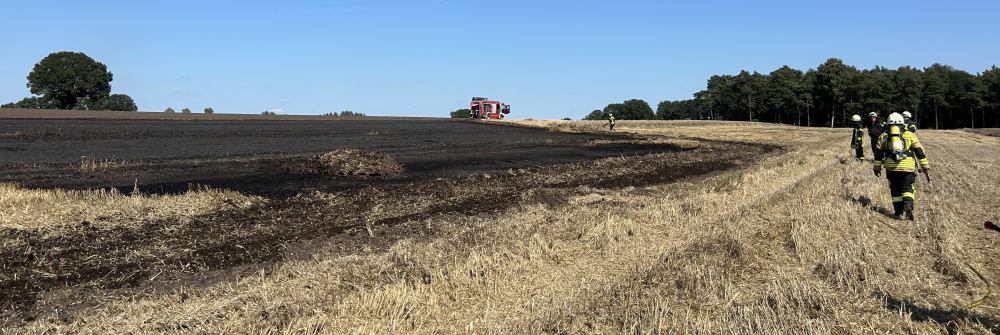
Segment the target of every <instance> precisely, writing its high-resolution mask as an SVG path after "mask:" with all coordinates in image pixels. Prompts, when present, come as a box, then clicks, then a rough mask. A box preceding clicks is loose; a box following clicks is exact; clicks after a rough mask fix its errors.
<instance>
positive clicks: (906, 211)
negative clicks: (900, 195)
mask: <svg viewBox="0 0 1000 335" xmlns="http://www.w3.org/2000/svg"><path fill="white" fill-rule="evenodd" d="M903 215H904V216H906V219H907V220H910V221H914V220H915V219H914V217H913V204H909V203H907V204H905V205H903Z"/></svg>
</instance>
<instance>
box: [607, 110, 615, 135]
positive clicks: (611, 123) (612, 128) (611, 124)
mask: <svg viewBox="0 0 1000 335" xmlns="http://www.w3.org/2000/svg"><path fill="white" fill-rule="evenodd" d="M608 130H610V131H615V115H614V114H612V113H608Z"/></svg>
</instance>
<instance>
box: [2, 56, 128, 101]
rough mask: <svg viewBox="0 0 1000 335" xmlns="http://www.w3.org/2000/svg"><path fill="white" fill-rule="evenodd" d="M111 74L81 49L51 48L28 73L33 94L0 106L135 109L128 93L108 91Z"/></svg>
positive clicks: (29, 86)
mask: <svg viewBox="0 0 1000 335" xmlns="http://www.w3.org/2000/svg"><path fill="white" fill-rule="evenodd" d="M113 78H114V76H113V75H112V74H111V72H109V71H108V67H107V66H106V65H104V64H102V63H100V62H98V61H96V60H94V59H93V58H90V57H89V56H87V55H86V54H84V53H81V52H70V51H60V52H54V53H51V54H49V55H48V56H45V58H43V59H42V60H41V61H39V62H38V63H37V64H35V66H34V67H33V68H32V69H31V72H30V73H28V83H27V87H28V89H29V90H30V92H31V93H32V94H34V95H35V96H32V97H28V98H24V99H22V100H21V101H18V102H14V103H8V104H4V105H3V106H2V107H5V108H31V109H79V110H110V111H137V110H138V109H139V108H138V107H137V106H136V104H135V100H133V99H132V97H129V96H128V95H125V94H111V80H112V79H113Z"/></svg>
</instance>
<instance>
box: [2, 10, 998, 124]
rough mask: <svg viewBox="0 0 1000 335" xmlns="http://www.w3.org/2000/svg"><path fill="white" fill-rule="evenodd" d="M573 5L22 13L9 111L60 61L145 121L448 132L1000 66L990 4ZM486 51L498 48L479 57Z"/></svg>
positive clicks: (8, 60) (9, 23)
mask: <svg viewBox="0 0 1000 335" xmlns="http://www.w3.org/2000/svg"><path fill="white" fill-rule="evenodd" d="M227 3H231V4H232V5H227ZM563 4H565V3H562V2H560V3H545V4H537V3H531V2H522V1H515V2H508V3H504V4H494V5H492V6H491V5H482V4H469V3H459V2H453V1H443V0H442V1H435V0H429V1H421V2H382V3H378V4H373V3H367V2H362V1H339V2H336V3H332V4H330V3H325V2H320V1H301V2H297V3H295V4H267V5H263V4H256V3H255V4H249V5H248V4H244V3H240V2H226V3H211V4H203V3H198V2H193V1H180V2H173V3H170V4H165V3H142V4H139V5H134V4H131V3H129V2H125V1H105V2H102V3H101V4H96V5H95V4H85V3H75V2H69V1H58V2H57V4H56V5H55V6H53V5H52V4H50V3H49V4H38V3H18V4H5V5H4V6H3V7H4V8H3V9H4V12H6V13H21V15H13V16H12V17H11V19H9V20H6V21H4V22H3V23H0V26H2V27H4V28H6V30H7V31H23V30H24V27H30V28H32V29H34V30H32V31H31V33H30V34H28V33H24V34H14V35H10V36H7V37H6V38H7V39H8V40H7V41H6V43H5V45H15V46H17V47H15V48H11V50H10V51H8V52H7V53H4V54H3V55H0V59H2V60H3V61H2V62H0V76H3V77H4V78H5V79H4V80H3V81H0V103H7V102H12V101H17V100H20V99H21V98H24V97H27V96H29V95H30V93H29V92H28V89H27V88H26V87H25V83H26V80H25V77H26V76H27V74H28V72H30V71H31V67H32V66H33V65H34V64H35V63H37V62H38V61H39V60H41V59H42V58H43V57H45V56H46V55H48V54H49V53H52V52H58V51H76V52H84V53H86V54H87V55H89V56H90V57H92V58H94V59H95V60H97V61H99V62H101V63H104V64H105V65H107V66H108V69H109V71H110V72H112V73H113V74H114V81H112V91H113V93H125V94H129V95H130V96H132V97H133V98H134V99H135V101H136V103H137V104H138V106H139V109H140V110H142V111H149V112H157V111H162V110H164V109H166V108H167V107H172V108H174V109H175V110H180V109H182V108H191V109H192V110H194V111H196V112H197V111H201V110H202V109H203V108H205V107H212V108H213V109H214V110H215V111H216V112H217V113H226V114H231V113H232V114H255V113H260V112H262V111H266V110H280V111H281V113H284V114H296V115H320V114H323V113H327V112H340V111H344V110H351V111H354V112H360V113H365V114H367V115H372V116H437V117H447V115H448V112H450V111H453V110H456V109H461V108H467V107H468V100H469V99H470V98H471V97H472V96H487V97H490V98H494V99H498V100H502V101H504V102H506V103H509V104H510V105H511V106H512V113H511V115H510V117H511V118H516V119H526V118H544V119H560V118H563V117H571V118H573V119H579V118H581V117H583V116H585V115H586V114H587V113H589V112H590V111H592V110H594V109H600V108H603V107H604V106H605V105H607V104H609V103H615V102H622V101H624V100H626V99H632V98H637V99H643V100H645V101H647V102H649V103H650V104H651V105H653V106H655V105H656V103H657V102H659V101H662V100H682V99H688V98H690V96H691V94H693V93H695V92H697V91H699V90H701V89H704V86H705V82H706V80H707V79H708V78H709V77H710V76H712V75H715V74H736V73H739V72H740V71H741V70H747V71H750V72H754V71H756V72H760V73H765V74H766V73H769V72H771V71H773V70H775V69H777V68H779V67H781V66H782V65H788V66H790V67H793V68H797V69H801V70H807V69H810V68H815V67H816V66H818V65H819V64H821V63H823V62H824V61H825V60H826V59H828V58H839V59H842V60H843V61H844V62H845V63H846V64H849V65H853V66H856V67H858V68H859V69H866V68H872V67H874V66H883V67H886V68H897V67H900V66H913V67H916V68H921V69H922V68H925V67H927V66H930V65H931V64H934V63H941V64H946V65H950V66H953V67H955V68H956V69H960V70H964V71H967V72H970V73H979V72H982V71H984V70H986V69H988V68H990V67H991V66H994V65H997V61H996V60H997V59H1000V46H997V45H996V43H990V42H989V41H990V40H991V38H993V36H996V35H997V34H998V33H1000V27H997V26H996V25H995V24H991V23H992V22H993V21H992V19H991V18H990V15H991V13H993V12H995V11H996V10H997V9H1000V4H997V3H991V2H986V1H973V2H965V3H961V4H948V5H946V6H943V5H936V4H933V3H910V2H904V1H891V2H882V3H876V4H867V3H863V2H860V1H852V2H848V3H840V4H835V5H825V4H801V3H795V2H790V1H773V2H769V3H767V4H744V3H737V2H726V3H723V4H717V5H709V4H701V3H698V4H692V3H684V4H662V3H658V2H649V1H632V2H628V3H616V4H614V5H611V4H602V3H599V2H582V3H576V2H574V3H571V5H570V6H565V5H563ZM861 4H865V5H864V6H862V5H861ZM53 7H55V8H58V10H54V11H53V10H52V8H53ZM858 8H861V9H860V10H859V9H858ZM468 13H479V14H482V13H490V14H494V16H492V17H490V18H496V20H495V21H496V22H493V21H494V20H483V21H479V22H476V21H471V20H468ZM553 13H557V14H559V15H550V14H553ZM813 13H822V14H816V15H811V14H813ZM43 15H44V16H43ZM99 17H113V18H115V19H116V20H115V21H114V22H104V21H96V20H95V18H99ZM747 18H753V19H754V20H748V19H747ZM38 22H47V23H56V24H46V25H37V23H38ZM484 22H485V23H484ZM925 22H936V24H934V25H930V24H924V23H925ZM70 29H73V31H75V32H77V34H66V31H67V30H70ZM474 44H476V45H480V46H482V48H481V49H485V50H481V51H480V52H478V53H476V54H475V55H469V54H471V53H472V51H471V50H472V48H471V47H470V46H471V45H474Z"/></svg>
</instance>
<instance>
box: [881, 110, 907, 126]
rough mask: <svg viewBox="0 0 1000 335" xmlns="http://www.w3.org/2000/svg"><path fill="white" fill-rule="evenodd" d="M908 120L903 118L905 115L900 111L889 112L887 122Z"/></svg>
mask: <svg viewBox="0 0 1000 335" xmlns="http://www.w3.org/2000/svg"><path fill="white" fill-rule="evenodd" d="M905 123H906V121H904V120H903V115H902V114H899V113H892V114H889V119H888V120H887V121H886V124H905Z"/></svg>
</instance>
